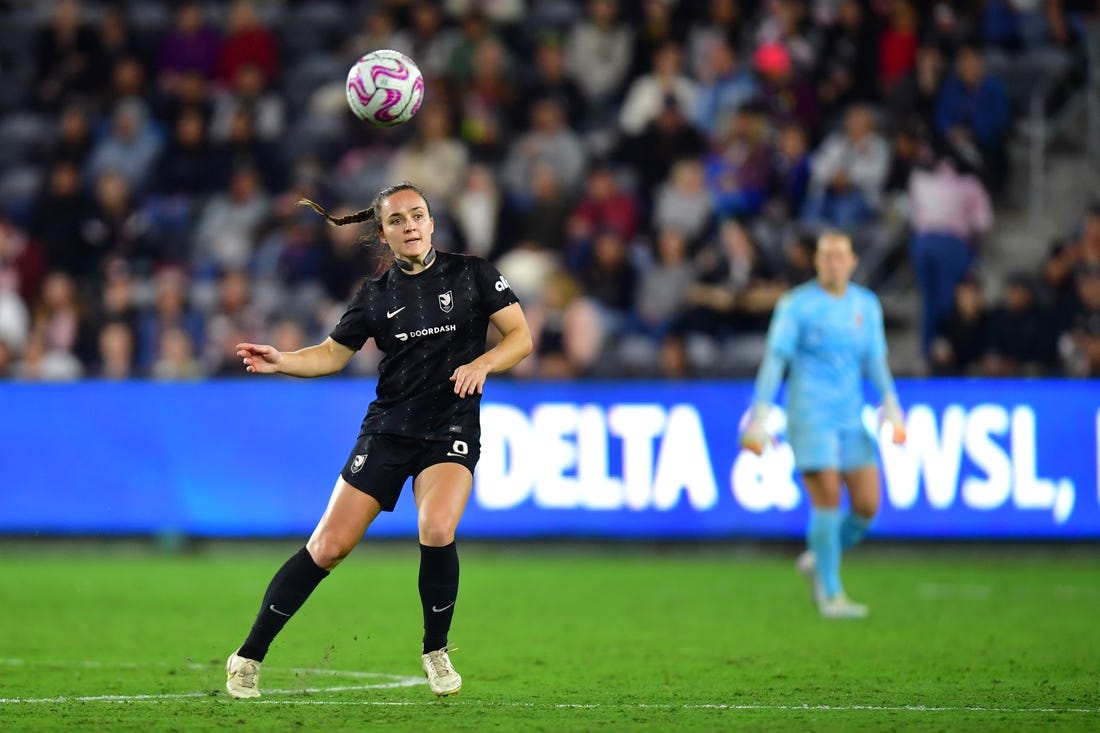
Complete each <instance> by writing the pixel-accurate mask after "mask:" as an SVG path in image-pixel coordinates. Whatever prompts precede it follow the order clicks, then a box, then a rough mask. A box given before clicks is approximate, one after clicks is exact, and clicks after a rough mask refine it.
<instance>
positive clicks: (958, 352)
mask: <svg viewBox="0 0 1100 733" xmlns="http://www.w3.org/2000/svg"><path fill="white" fill-rule="evenodd" d="M988 350H989V313H988V311H987V310H986V307H985V300H984V298H983V296H982V283H981V280H979V279H978V277H977V276H976V275H975V274H974V273H973V272H972V271H971V272H969V273H967V275H966V276H965V277H963V279H962V280H960V281H959V283H958V284H957V285H956V286H955V304H954V306H953V307H952V308H951V310H950V311H949V312H948V313H947V316H946V317H944V318H943V319H941V320H940V322H939V323H938V324H937V326H936V335H935V338H933V339H932V344H931V346H930V347H929V350H928V361H929V363H930V366H931V369H932V374H934V375H937V376H964V375H965V376H974V375H975V374H976V372H977V371H978V370H979V369H980V368H981V365H982V363H983V361H984V360H985V358H986V354H987V352H988Z"/></svg>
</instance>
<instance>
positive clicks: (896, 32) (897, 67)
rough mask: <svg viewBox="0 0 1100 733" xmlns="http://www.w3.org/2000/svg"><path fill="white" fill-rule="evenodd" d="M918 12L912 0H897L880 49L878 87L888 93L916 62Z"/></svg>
mask: <svg viewBox="0 0 1100 733" xmlns="http://www.w3.org/2000/svg"><path fill="white" fill-rule="evenodd" d="M916 56H917V13H916V11H915V10H914V9H913V4H912V3H911V2H909V0H895V1H894V2H893V3H892V4H891V6H890V19H889V23H888V25H887V27H886V28H885V29H884V30H883V31H882V36H881V37H880V40H879V49H878V70H879V87H880V88H881V90H882V91H883V92H884V93H886V94H889V93H890V91H891V90H892V89H893V88H894V86H895V85H896V84H897V83H898V82H899V81H900V80H901V79H903V78H905V76H906V74H908V73H909V72H911V71H912V70H913V68H914V67H915V65H916Z"/></svg>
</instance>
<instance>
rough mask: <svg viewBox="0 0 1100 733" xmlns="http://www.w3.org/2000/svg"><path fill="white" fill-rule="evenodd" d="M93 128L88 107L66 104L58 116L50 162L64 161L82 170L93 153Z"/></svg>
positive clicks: (80, 104)
mask: <svg viewBox="0 0 1100 733" xmlns="http://www.w3.org/2000/svg"><path fill="white" fill-rule="evenodd" d="M91 127H92V126H91V121H90V120H89V119H88V108H87V105H85V104H83V103H80V102H72V103H69V104H66V105H65V106H64V107H63V108H62V110H61V113H60V115H59V116H58V120H57V135H56V137H55V138H54V139H53V144H52V145H51V146H50V150H49V157H50V160H52V161H58V160H64V161H67V162H69V163H72V164H73V165H75V166H76V167H77V168H78V169H81V170H82V169H83V168H84V164H85V163H86V162H87V160H88V156H89V155H90V154H91V152H92V133H91Z"/></svg>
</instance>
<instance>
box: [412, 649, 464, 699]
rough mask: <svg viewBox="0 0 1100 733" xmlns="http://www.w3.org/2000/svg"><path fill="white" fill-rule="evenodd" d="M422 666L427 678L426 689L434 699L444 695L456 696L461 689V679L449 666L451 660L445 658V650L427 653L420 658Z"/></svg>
mask: <svg viewBox="0 0 1100 733" xmlns="http://www.w3.org/2000/svg"><path fill="white" fill-rule="evenodd" d="M420 661H421V663H422V664H423V665H424V675H425V676H426V677H427V678H428V687H429V688H431V691H432V692H434V693H435V695H436V697H443V696H445V695H457V694H458V691H459V690H461V689H462V677H461V675H459V674H458V672H456V671H455V668H454V666H452V665H451V658H450V657H448V656H447V648H446V647H444V648H443V649H437V650H436V651H434V652H428V653H427V654H424V655H422V656H421V657H420Z"/></svg>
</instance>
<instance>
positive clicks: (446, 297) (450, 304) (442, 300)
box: [439, 290, 455, 313]
mask: <svg viewBox="0 0 1100 733" xmlns="http://www.w3.org/2000/svg"><path fill="white" fill-rule="evenodd" d="M454 307H455V299H454V297H453V296H452V295H451V291H450V290H448V291H447V292H445V293H440V294H439V309H440V310H442V311H443V312H444V313H450V312H451V309H452V308H454Z"/></svg>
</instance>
